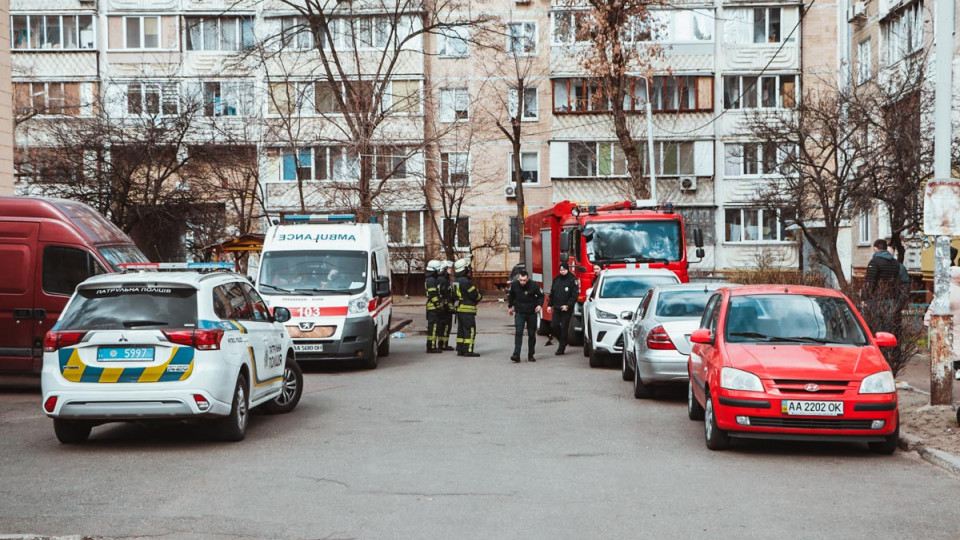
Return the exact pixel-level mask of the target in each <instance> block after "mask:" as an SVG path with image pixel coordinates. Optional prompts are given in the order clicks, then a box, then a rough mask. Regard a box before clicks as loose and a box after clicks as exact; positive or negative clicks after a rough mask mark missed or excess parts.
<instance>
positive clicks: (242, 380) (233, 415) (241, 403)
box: [217, 373, 250, 442]
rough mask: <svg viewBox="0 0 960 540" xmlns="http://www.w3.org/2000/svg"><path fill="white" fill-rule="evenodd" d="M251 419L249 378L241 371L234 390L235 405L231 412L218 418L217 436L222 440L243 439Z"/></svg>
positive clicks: (234, 440)
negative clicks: (248, 391)
mask: <svg viewBox="0 0 960 540" xmlns="http://www.w3.org/2000/svg"><path fill="white" fill-rule="evenodd" d="M248 420H250V400H249V397H248V396H247V378H246V377H244V375H243V374H242V373H241V374H240V375H239V376H238V377H237V385H236V387H235V388H234V390H233V405H232V406H231V407H230V414H229V415H227V416H226V417H225V418H221V419H219V420H217V438H218V439H220V440H221V441H232V442H236V441H242V440H243V438H244V436H246V434H247V421H248Z"/></svg>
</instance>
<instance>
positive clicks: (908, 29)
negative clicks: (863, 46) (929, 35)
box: [881, 2, 923, 65]
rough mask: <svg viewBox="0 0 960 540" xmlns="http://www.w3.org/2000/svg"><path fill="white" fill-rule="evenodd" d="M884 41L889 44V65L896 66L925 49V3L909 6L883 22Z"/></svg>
mask: <svg viewBox="0 0 960 540" xmlns="http://www.w3.org/2000/svg"><path fill="white" fill-rule="evenodd" d="M881 24H882V32H883V39H884V41H885V42H886V44H887V64H888V65H891V64H895V63H897V62H899V61H900V60H901V59H903V58H906V57H907V56H910V55H911V54H913V53H915V52H917V51H919V50H920V49H921V48H922V47H923V3H922V2H917V3H915V4H912V5H910V6H907V7H906V8H905V9H904V10H903V11H902V12H900V13H898V14H897V15H895V16H893V17H891V18H889V19H887V20H886V21H885V22H882V23H881Z"/></svg>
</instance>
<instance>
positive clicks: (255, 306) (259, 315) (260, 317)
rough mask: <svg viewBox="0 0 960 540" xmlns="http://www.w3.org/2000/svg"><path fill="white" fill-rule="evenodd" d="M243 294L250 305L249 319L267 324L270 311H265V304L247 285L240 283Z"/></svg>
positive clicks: (258, 294)
mask: <svg viewBox="0 0 960 540" xmlns="http://www.w3.org/2000/svg"><path fill="white" fill-rule="evenodd" d="M241 287H243V292H244V293H245V294H246V295H247V302H248V303H249V304H250V314H251V318H252V319H253V320H255V321H260V322H269V321H270V310H269V309H267V303H266V302H264V301H263V298H261V297H260V293H258V292H257V291H256V290H255V289H254V288H253V287H252V286H251V285H250V284H249V283H242V284H241Z"/></svg>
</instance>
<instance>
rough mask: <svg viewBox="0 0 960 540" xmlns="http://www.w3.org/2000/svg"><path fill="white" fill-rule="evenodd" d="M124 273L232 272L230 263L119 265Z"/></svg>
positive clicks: (232, 267)
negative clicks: (165, 271) (150, 271)
mask: <svg viewBox="0 0 960 540" xmlns="http://www.w3.org/2000/svg"><path fill="white" fill-rule="evenodd" d="M117 266H119V267H120V269H121V270H123V271H124V272H133V271H137V270H158V271H159V270H197V271H201V270H233V269H234V266H233V263H231V262H191V263H187V262H183V263H120V264H118V265H117Z"/></svg>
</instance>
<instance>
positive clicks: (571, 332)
mask: <svg viewBox="0 0 960 540" xmlns="http://www.w3.org/2000/svg"><path fill="white" fill-rule="evenodd" d="M575 321H576V317H574V316H573V315H571V316H570V322H569V323H567V343H569V344H570V345H573V346H574V347H576V346H577V345H581V344H583V342H585V341H586V340H587V336H586V333H587V328H586V326H584V328H583V335H580V334H577V331H576V330H575V329H574V328H575V327H576V326H577V325H576V322H575Z"/></svg>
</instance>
